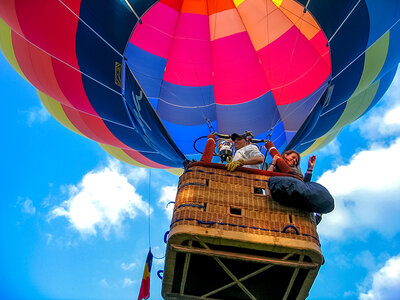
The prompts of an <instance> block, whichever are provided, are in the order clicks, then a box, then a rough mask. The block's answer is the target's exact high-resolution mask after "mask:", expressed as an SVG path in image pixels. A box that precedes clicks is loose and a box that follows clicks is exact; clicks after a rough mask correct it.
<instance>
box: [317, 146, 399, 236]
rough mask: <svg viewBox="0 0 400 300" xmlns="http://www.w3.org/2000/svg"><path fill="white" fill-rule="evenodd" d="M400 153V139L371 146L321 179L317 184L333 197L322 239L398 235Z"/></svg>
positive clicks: (323, 224)
mask: <svg viewBox="0 0 400 300" xmlns="http://www.w3.org/2000/svg"><path fill="white" fill-rule="evenodd" d="M399 153H400V138H398V139H397V140H396V141H395V142H393V143H392V144H391V145H389V146H388V147H386V148H385V147H384V146H379V145H372V146H371V148H370V149H369V150H363V151H360V152H359V153H357V154H355V155H354V156H353V157H352V158H351V160H350V162H349V164H347V165H343V166H340V167H338V168H336V169H335V170H330V171H327V172H325V173H324V174H323V175H322V176H321V177H320V179H319V180H318V182H319V183H321V184H322V185H324V186H325V187H326V188H327V189H328V190H329V191H330V192H331V193H332V195H333V197H334V198H335V210H334V211H333V212H332V213H330V214H328V215H326V216H325V217H324V219H323V222H322V223H321V224H320V227H319V232H320V234H321V235H322V236H325V237H327V238H345V237H347V236H349V235H350V234H352V235H354V234H356V233H358V234H361V235H363V234H367V233H368V232H369V231H371V230H375V231H378V232H380V233H382V234H384V235H388V236H391V235H394V234H395V233H397V232H400V219H399V218H398V216H399V214H400V203H399V201H398V195H399V193H400V172H399V170H400V160H398V159H397V157H398V154H399ZM388 222H389V224H390V226H389V225H388Z"/></svg>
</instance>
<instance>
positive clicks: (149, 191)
mask: <svg viewBox="0 0 400 300" xmlns="http://www.w3.org/2000/svg"><path fill="white" fill-rule="evenodd" d="M150 195H151V169H149V190H148V194H147V196H148V199H147V200H148V204H149V207H148V223H149V224H148V225H149V226H148V231H149V249H151V228H150V223H151V218H150V213H151V211H150ZM153 257H154V255H153Z"/></svg>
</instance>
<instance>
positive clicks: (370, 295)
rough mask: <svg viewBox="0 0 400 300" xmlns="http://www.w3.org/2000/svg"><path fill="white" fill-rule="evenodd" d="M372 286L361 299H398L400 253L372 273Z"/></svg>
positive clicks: (399, 292) (399, 291)
mask: <svg viewBox="0 0 400 300" xmlns="http://www.w3.org/2000/svg"><path fill="white" fill-rule="evenodd" d="M372 278H373V279H372V287H371V289H370V290H369V291H368V292H367V293H361V294H360V296H359V299H360V300H397V299H399V295H400V255H398V256H395V257H392V258H390V259H389V260H388V261H387V262H386V264H385V265H384V266H383V267H382V268H381V269H380V270H378V271H377V272H376V273H375V274H373V275H372Z"/></svg>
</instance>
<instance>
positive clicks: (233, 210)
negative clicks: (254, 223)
mask: <svg viewBox="0 0 400 300" xmlns="http://www.w3.org/2000/svg"><path fill="white" fill-rule="evenodd" d="M230 213H231V214H232V215H237V216H241V215H242V209H241V208H237V207H232V206H231V207H230Z"/></svg>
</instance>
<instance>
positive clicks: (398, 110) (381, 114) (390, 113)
mask: <svg viewBox="0 0 400 300" xmlns="http://www.w3.org/2000/svg"><path fill="white" fill-rule="evenodd" d="M399 115H400V105H396V106H392V107H390V108H385V109H383V108H382V109H379V108H378V109H377V110H376V111H374V112H373V114H371V115H370V116H369V117H368V118H366V119H365V120H363V121H361V122H359V123H357V124H356V125H355V126H357V128H358V129H359V130H360V133H361V135H362V136H363V137H365V138H367V139H372V140H375V139H377V138H380V137H388V136H395V135H398V134H399V133H400V118H399V117H398V116H399Z"/></svg>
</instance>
